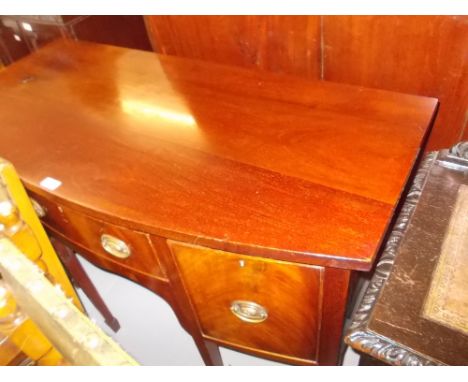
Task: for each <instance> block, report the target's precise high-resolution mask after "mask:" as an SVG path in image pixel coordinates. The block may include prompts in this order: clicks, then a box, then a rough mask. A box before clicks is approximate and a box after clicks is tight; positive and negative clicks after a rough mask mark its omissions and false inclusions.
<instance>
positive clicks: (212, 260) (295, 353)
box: [168, 241, 323, 364]
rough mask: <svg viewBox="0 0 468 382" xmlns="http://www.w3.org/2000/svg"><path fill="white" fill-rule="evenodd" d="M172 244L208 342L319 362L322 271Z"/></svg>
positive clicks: (315, 268)
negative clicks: (212, 341)
mask: <svg viewBox="0 0 468 382" xmlns="http://www.w3.org/2000/svg"><path fill="white" fill-rule="evenodd" d="M168 244H169V247H170V248H171V251H172V252H173V254H174V256H175V258H176V262H177V265H178V267H179V270H180V274H181V277H182V281H183V283H184V286H185V288H186V290H187V292H188V294H189V297H190V299H191V301H192V303H193V305H194V308H195V310H196V313H197V316H198V319H199V321H200V325H201V328H202V332H203V334H204V336H205V338H207V339H211V340H214V341H216V342H218V343H220V344H222V345H223V344H224V345H226V346H230V347H235V348H239V349H243V350H247V351H249V350H250V351H252V352H254V353H258V354H263V355H268V353H270V354H274V355H280V356H283V357H284V358H286V359H287V358H290V359H295V360H304V361H306V362H308V363H312V364H313V363H315V362H316V361H317V355H318V345H319V340H318V339H319V335H320V320H321V306H322V284H323V268H321V267H316V266H310V265H302V264H295V263H290V262H284V261H277V260H271V259H265V258H258V257H253V256H245V255H239V254H234V253H228V252H224V251H219V250H213V249H209V248H204V247H198V246H192V245H187V244H184V243H179V242H174V241H169V242H168Z"/></svg>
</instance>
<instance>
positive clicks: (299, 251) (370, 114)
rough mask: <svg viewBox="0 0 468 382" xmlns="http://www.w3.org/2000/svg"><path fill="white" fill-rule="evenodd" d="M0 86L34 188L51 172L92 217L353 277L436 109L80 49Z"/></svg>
mask: <svg viewBox="0 0 468 382" xmlns="http://www.w3.org/2000/svg"><path fill="white" fill-rule="evenodd" d="M27 76H33V77H32V79H31V80H27V81H26V83H23V82H22V80H23V79H24V78H25V77H27ZM83 78H86V81H83ZM252 79H255V82H253V81H252ZM0 84H1V85H2V86H4V88H5V89H8V90H7V91H6V92H5V93H4V94H2V95H1V97H0V99H1V103H0V111H1V113H2V118H3V134H2V140H1V141H0V153H1V154H2V155H4V156H6V157H7V158H9V159H10V160H11V161H13V162H14V163H15V164H16V166H17V168H18V169H19V172H20V174H21V176H22V178H23V180H24V181H25V183H26V184H27V186H28V187H29V188H30V190H32V191H35V192H37V193H41V192H42V193H44V190H42V191H41V187H40V186H39V183H40V181H41V180H42V179H43V178H44V177H46V176H51V177H53V178H56V179H59V180H60V181H62V186H61V187H60V188H58V189H57V190H55V191H54V193H53V194H54V198H56V201H60V203H61V204H63V205H64V206H67V205H68V206H71V207H73V208H76V209H78V210H81V211H83V212H85V213H86V214H89V215H90V216H91V217H94V218H98V219H102V220H105V221H110V222H112V223H117V224H124V225H127V226H128V227H129V228H132V229H136V230H139V231H144V232H150V233H154V234H158V235H162V236H165V237H168V238H172V239H175V240H183V241H193V240H197V241H198V242H199V243H203V244H205V245H206V244H210V246H213V247H218V248H219V249H224V250H229V251H234V252H244V253H246V254H249V253H255V254H260V255H266V256H270V257H275V258H280V259H281V258H283V259H285V260H293V259H294V258H295V259H297V260H300V261H302V262H314V263H315V264H317V265H332V266H337V267H348V268H349V267H351V268H355V269H369V267H370V266H371V264H372V261H373V258H374V256H375V254H376V251H377V249H378V248H379V245H380V240H381V237H382V235H383V233H384V232H385V230H386V227H387V224H388V222H389V220H390V218H391V214H392V211H393V208H394V207H395V205H396V203H397V202H398V200H399V196H400V193H401V190H402V188H403V186H404V184H405V183H406V181H407V177H408V175H409V173H410V170H411V168H412V166H413V163H414V161H415V159H416V157H417V154H418V152H419V150H420V147H421V145H422V144H423V142H424V137H425V134H426V133H427V132H428V129H429V128H430V124H431V119H432V117H433V113H434V110H435V107H436V101H435V100H433V99H429V98H421V97H412V96H406V95H400V94H394V93H389V92H383V91H377V90H367V89H362V88H354V87H350V86H340V85H336V84H331V83H324V82H315V81H312V82H307V81H300V80H298V79H297V78H293V77H289V76H282V75H275V74H272V73H267V72H253V71H249V70H246V69H240V68H234V67H224V66H219V65H215V64H209V63H203V62H201V61H191V60H184V59H178V58H172V57H167V56H166V57H164V56H157V55H155V54H151V53H146V52H141V51H136V50H128V49H121V48H116V47H109V46H102V45H96V44H90V43H78V42H58V43H53V44H52V45H49V46H48V47H47V48H45V49H44V50H42V51H40V52H38V53H37V54H35V55H33V56H30V57H27V58H26V59H24V60H23V61H21V62H19V63H17V64H15V65H12V66H11V67H10V68H9V70H8V71H7V72H4V73H0ZM52 89H53V90H52ZM19 105H21V108H24V107H27V108H28V113H18V112H17V110H18V106H19ZM50 116H54V117H53V118H50ZM19 132H21V133H19ZM57 132H60V133H59V134H57ZM25 137H27V139H25ZM357 137H359V139H357ZM20 141H21V147H22V149H21V150H17V149H16V148H17V147H20V145H19V144H20ZM84 147H86V148H87V149H85V150H84V149H83V148H84ZM26 154H27V155H26ZM96 164H98V166H96ZM72 168H73V171H70V169H72ZM357 216H359V219H357V218H356V217H357Z"/></svg>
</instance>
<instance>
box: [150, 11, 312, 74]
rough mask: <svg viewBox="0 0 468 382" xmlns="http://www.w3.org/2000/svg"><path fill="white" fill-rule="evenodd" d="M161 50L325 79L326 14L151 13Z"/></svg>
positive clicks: (153, 35) (152, 37) (153, 32)
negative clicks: (322, 19) (323, 36)
mask: <svg viewBox="0 0 468 382" xmlns="http://www.w3.org/2000/svg"><path fill="white" fill-rule="evenodd" d="M146 26H147V29H148V32H149V36H150V40H151V42H152V44H153V48H154V50H155V51H156V52H158V53H164V54H169V55H176V56H182V57H190V58H197V59H202V60H207V61H213V62H218V63H222V64H230V65H239V66H247V67H258V68H260V69H265V70H271V71H276V72H284V73H289V74H296V75H300V76H304V77H307V78H314V79H318V78H320V16H146Z"/></svg>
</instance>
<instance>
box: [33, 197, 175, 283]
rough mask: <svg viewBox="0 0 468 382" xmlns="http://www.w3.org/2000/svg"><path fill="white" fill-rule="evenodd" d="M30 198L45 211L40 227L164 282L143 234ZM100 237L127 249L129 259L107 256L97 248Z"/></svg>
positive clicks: (158, 264) (155, 257) (160, 269)
mask: <svg viewBox="0 0 468 382" xmlns="http://www.w3.org/2000/svg"><path fill="white" fill-rule="evenodd" d="M30 194H31V195H32V197H33V198H34V200H36V201H38V202H39V203H40V204H41V205H42V206H43V207H44V208H45V209H46V215H45V216H44V217H43V218H42V221H43V223H44V224H45V225H46V226H47V227H49V228H52V229H54V230H55V231H58V232H60V233H61V234H62V235H63V236H65V237H66V238H67V239H68V240H69V241H71V242H73V243H75V244H77V245H79V246H80V247H82V248H85V249H86V250H87V251H88V252H91V253H94V254H95V255H96V256H100V257H104V258H109V259H112V260H113V261H115V262H117V263H120V264H121V265H122V266H124V267H126V268H128V269H131V270H135V271H137V272H139V273H143V274H146V275H148V276H150V277H155V278H159V279H162V280H165V279H166V277H165V274H164V270H163V269H162V267H161V264H160V263H159V260H158V257H157V254H156V253H155V252H154V250H153V248H152V247H151V243H150V241H149V238H148V236H147V235H145V234H144V233H141V232H135V231H131V230H128V229H125V228H123V227H118V226H115V225H113V224H109V223H107V222H103V221H100V220H96V219H93V218H91V217H89V216H87V215H84V214H81V213H79V212H76V211H74V210H71V209H70V208H68V207H64V206H61V205H60V204H55V203H51V202H50V201H48V200H47V199H46V198H44V197H42V196H40V195H38V194H34V193H31V192H30ZM103 234H108V235H112V236H114V237H116V238H118V239H119V240H122V241H124V242H125V243H126V244H127V245H128V247H129V248H130V251H131V254H130V256H129V257H128V258H126V259H120V258H116V257H113V256H112V255H110V254H109V253H107V252H106V251H105V250H104V248H103V246H102V244H101V235H103Z"/></svg>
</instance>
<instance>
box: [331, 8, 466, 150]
mask: <svg viewBox="0 0 468 382" xmlns="http://www.w3.org/2000/svg"><path fill="white" fill-rule="evenodd" d="M323 39H324V42H325V43H324V57H323V60H324V79H326V80H330V81H336V82H344V83H350V84H354V85H361V86H367V87H375V88H380V89H388V90H392V91H398V92H404V93H410V94H420V95H426V96H431V97H437V98H439V100H440V111H439V115H438V117H437V121H436V124H435V127H434V131H433V133H432V136H431V139H430V141H429V145H428V149H435V148H445V147H449V146H451V145H452V144H454V143H456V142H457V141H459V140H460V139H461V136H462V135H463V133H464V131H465V134H466V123H467V115H468V114H467V113H468V65H467V62H468V50H467V48H466V47H467V46H468V17H467V16H424V17H423V16H324V17H323Z"/></svg>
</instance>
